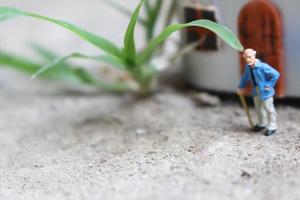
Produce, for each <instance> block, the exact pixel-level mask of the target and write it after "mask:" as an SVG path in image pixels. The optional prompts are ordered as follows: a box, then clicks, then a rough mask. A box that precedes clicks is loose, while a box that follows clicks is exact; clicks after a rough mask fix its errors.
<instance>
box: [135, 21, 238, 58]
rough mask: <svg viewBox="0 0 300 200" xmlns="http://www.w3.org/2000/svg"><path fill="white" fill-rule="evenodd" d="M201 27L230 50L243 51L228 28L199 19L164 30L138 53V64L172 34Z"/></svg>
mask: <svg viewBox="0 0 300 200" xmlns="http://www.w3.org/2000/svg"><path fill="white" fill-rule="evenodd" d="M192 26H196V27H201V28H206V29H209V30H210V31H212V32H214V33H216V34H217V35H218V36H219V37H220V38H221V39H223V40H224V41H225V42H226V43H227V44H229V45H230V46H231V47H232V48H234V49H236V50H238V51H243V49H244V47H243V46H242V44H241V43H240V41H239V39H238V38H237V37H236V35H235V34H234V33H233V32H231V31H230V30H229V29H228V28H226V27H225V26H223V25H220V24H217V23H215V22H212V21H210V20H206V19H200V20H196V21H192V22H190V23H187V24H173V25H170V26H168V27H167V28H165V29H164V30H163V31H162V32H161V33H160V34H159V35H158V36H157V37H155V38H154V39H153V40H152V41H151V42H150V43H149V45H148V46H147V47H146V48H145V49H144V50H143V51H142V52H141V53H140V55H139V59H138V63H139V64H141V63H144V62H146V61H147V60H148V59H149V58H150V57H151V55H152V53H153V52H154V50H155V48H156V47H157V46H158V45H159V44H160V43H162V42H163V41H164V40H165V39H167V38H168V37H169V36H170V35H171V34H172V33H174V32H176V31H178V30H180V29H183V28H187V27H192Z"/></svg>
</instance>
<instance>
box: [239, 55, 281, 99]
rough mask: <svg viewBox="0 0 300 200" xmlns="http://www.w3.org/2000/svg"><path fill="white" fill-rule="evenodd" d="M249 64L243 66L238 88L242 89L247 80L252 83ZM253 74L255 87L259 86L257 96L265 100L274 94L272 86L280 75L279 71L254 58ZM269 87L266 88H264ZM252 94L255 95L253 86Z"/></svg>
mask: <svg viewBox="0 0 300 200" xmlns="http://www.w3.org/2000/svg"><path fill="white" fill-rule="evenodd" d="M250 70H251V69H250V66H249V65H246V66H245V71H244V74H243V76H242V78H241V81H240V85H239V88H241V89H243V88H245V87H246V86H247V84H248V82H249V81H251V83H252V85H253V80H252V78H251V71H250ZM253 74H254V78H255V82H256V84H257V87H258V88H259V94H260V96H259V98H260V99H262V100H266V99H268V98H270V97H272V96H274V94H275V90H274V86H275V84H276V82H277V80H278V78H279V76H280V74H279V72H278V71H276V70H275V69H274V68H272V67H271V66H270V65H268V64H266V63H263V62H261V61H260V60H258V59H257V60H256V63H255V65H254V68H253ZM266 87H267V88H269V90H268V89H266ZM252 94H253V96H257V94H256V89H255V88H254V87H253V89H252Z"/></svg>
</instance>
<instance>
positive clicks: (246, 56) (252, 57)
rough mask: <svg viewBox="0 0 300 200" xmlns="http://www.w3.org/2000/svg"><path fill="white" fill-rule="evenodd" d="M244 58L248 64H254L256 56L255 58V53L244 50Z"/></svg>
mask: <svg viewBox="0 0 300 200" xmlns="http://www.w3.org/2000/svg"><path fill="white" fill-rule="evenodd" d="M243 57H244V59H245V62H246V63H247V64H248V65H254V64H255V62H256V58H255V55H254V54H252V53H247V52H245V53H244V55H243Z"/></svg>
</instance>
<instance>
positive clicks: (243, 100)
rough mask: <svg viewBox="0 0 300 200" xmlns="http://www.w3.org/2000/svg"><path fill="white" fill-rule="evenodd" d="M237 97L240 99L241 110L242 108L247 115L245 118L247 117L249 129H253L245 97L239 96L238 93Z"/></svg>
mask: <svg viewBox="0 0 300 200" xmlns="http://www.w3.org/2000/svg"><path fill="white" fill-rule="evenodd" d="M238 95H239V97H240V101H241V103H242V106H243V108H244V111H245V112H246V114H247V117H248V121H249V124H250V127H251V129H253V128H254V125H253V121H252V119H251V115H250V111H249V108H248V106H247V103H246V100H245V97H244V95H242V94H239V93H238Z"/></svg>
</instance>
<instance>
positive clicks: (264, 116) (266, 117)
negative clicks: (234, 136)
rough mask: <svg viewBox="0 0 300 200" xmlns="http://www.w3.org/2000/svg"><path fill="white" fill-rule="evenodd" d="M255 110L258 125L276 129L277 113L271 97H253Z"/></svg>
mask: <svg viewBox="0 0 300 200" xmlns="http://www.w3.org/2000/svg"><path fill="white" fill-rule="evenodd" d="M254 105H255V112H256V114H257V119H258V125H259V126H264V127H267V129H268V130H276V129H277V121H276V117H277V113H276V111H275V107H274V104H273V97H270V98H268V99H266V100H261V99H260V98H258V97H254Z"/></svg>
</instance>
